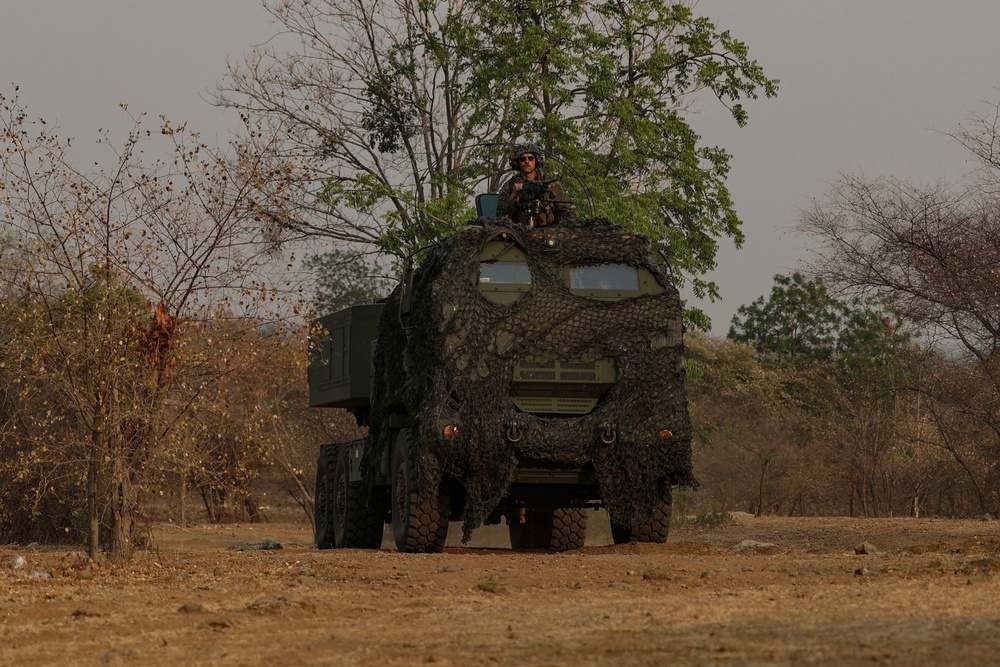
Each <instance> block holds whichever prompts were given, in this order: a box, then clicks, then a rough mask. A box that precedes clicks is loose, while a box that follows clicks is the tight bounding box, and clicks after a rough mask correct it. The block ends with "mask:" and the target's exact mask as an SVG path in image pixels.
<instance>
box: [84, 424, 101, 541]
mask: <svg viewBox="0 0 1000 667" xmlns="http://www.w3.org/2000/svg"><path fill="white" fill-rule="evenodd" d="M97 435H98V434H97V433H93V434H92V437H93V440H94V441H96V440H97ZM97 449H98V448H97V444H96V442H94V444H93V447H92V450H91V452H90V457H89V458H90V460H89V461H88V462H87V521H88V525H87V555H88V556H89V557H90V559H91V560H97V556H98V555H99V553H100V548H101V547H100V544H101V517H100V513H99V512H98V505H97V490H98V488H99V487H98V480H97V475H98V466H97Z"/></svg>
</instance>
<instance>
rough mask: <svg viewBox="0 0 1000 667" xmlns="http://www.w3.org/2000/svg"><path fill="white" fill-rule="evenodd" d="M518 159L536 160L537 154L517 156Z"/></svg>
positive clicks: (524, 160) (525, 160) (519, 160)
mask: <svg viewBox="0 0 1000 667" xmlns="http://www.w3.org/2000/svg"><path fill="white" fill-rule="evenodd" d="M517 161H518V162H534V161H535V156H534V155H522V156H521V157H519V158H517Z"/></svg>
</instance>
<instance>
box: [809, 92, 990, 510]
mask: <svg viewBox="0 0 1000 667" xmlns="http://www.w3.org/2000/svg"><path fill="white" fill-rule="evenodd" d="M998 117H1000V107H996V108H994V111H993V113H992V114H990V115H988V116H983V117H974V118H973V120H972V123H971V124H970V125H968V126H966V127H964V128H961V129H960V130H959V131H957V132H956V133H954V134H953V137H954V138H955V139H956V140H957V141H958V142H959V143H960V144H962V145H963V146H965V147H966V148H968V149H969V150H970V152H971V154H972V155H973V156H974V157H975V158H976V159H977V160H978V161H979V164H980V170H979V171H978V172H977V173H976V174H975V175H974V176H973V177H972V178H970V180H969V181H968V182H967V183H966V184H965V185H964V186H961V187H959V186H954V187H949V186H946V185H943V184H938V185H934V186H916V185H912V184H910V183H906V182H901V181H898V180H895V179H891V178H878V179H868V178H864V177H854V176H847V177H844V178H843V179H842V180H841V182H840V183H839V184H838V185H837V187H835V188H834V190H833V191H832V192H831V193H830V195H829V196H828V197H827V198H825V199H824V200H822V201H819V202H817V203H816V204H815V206H814V207H813V209H812V210H810V211H809V212H807V213H806V214H805V215H804V216H803V218H802V221H801V228H802V229H803V230H804V231H805V232H806V233H808V234H810V235H812V236H813V237H815V238H816V239H817V240H818V241H819V242H820V243H821V244H822V245H821V248H820V250H819V253H818V260H817V262H816V269H817V270H818V271H819V273H820V274H821V275H822V276H823V277H824V278H826V279H827V280H828V281H829V282H831V283H833V284H835V285H838V286H839V287H841V288H844V289H848V290H854V291H860V292H863V293H866V294H876V295H879V296H881V297H885V298H886V299H889V300H891V302H892V303H893V305H894V306H895V307H896V308H898V309H899V311H900V312H901V313H902V314H903V315H904V316H905V317H906V318H907V319H908V320H909V321H910V322H912V323H914V324H915V325H916V326H917V327H918V328H919V329H921V330H923V331H924V332H925V335H924V337H923V340H922V342H923V344H925V345H926V346H927V347H928V348H930V349H932V350H937V351H938V354H939V355H941V356H942V357H945V358H950V359H952V360H954V361H955V362H957V363H958V364H959V365H960V366H964V367H965V373H967V374H968V377H967V378H966V380H965V381H964V382H962V383H960V384H959V385H953V386H951V388H952V391H945V390H944V386H942V385H941V384H940V383H938V382H937V380H940V377H941V376H940V374H935V373H931V374H929V375H928V377H929V378H931V381H928V382H922V383H920V384H919V386H916V387H914V388H916V389H918V390H920V391H921V392H923V394H924V395H925V397H927V399H928V402H927V403H926V404H925V406H924V407H925V408H926V409H928V410H930V411H931V414H932V415H934V416H935V419H934V423H935V424H936V425H937V426H938V434H937V435H938V438H939V442H940V443H943V445H944V446H945V447H946V448H947V449H948V450H949V451H950V452H951V453H952V454H953V455H954V456H955V460H956V461H957V462H958V463H959V464H960V465H961V466H962V467H963V468H964V469H965V470H966V471H967V473H968V476H969V479H970V481H972V482H973V483H974V484H975V485H976V486H977V487H979V486H981V484H982V480H983V479H984V478H985V475H986V471H987V469H988V468H989V467H991V466H992V465H993V464H994V463H995V461H996V458H997V457H996V452H997V451H1000V447H998V444H1000V410H998V408H997V403H996V401H995V400H993V399H992V396H993V395H994V394H995V393H996V392H997V390H998V388H1000V269H998V267H1000V198H998V197H997V195H998V193H1000V161H998V159H997V156H996V153H995V148H996V147H997V146H998V145H1000V135H998V129H1000V128H998V123H997V118H998ZM935 378H936V379H935ZM945 386H947V385H945ZM971 387H976V388H977V389H976V392H975V394H976V396H975V397H974V398H973V399H972V400H970V398H969V396H968V391H969V389H970V388H971ZM987 398H989V400H985V399H987ZM956 413H960V414H962V415H964V419H965V420H966V422H968V420H972V421H974V422H975V428H973V431H975V434H973V433H971V432H966V431H965V429H957V430H956V428H955V426H956V424H957V423H958V422H956V421H955V420H954V419H951V418H943V417H944V416H945V415H954V414H956ZM956 438H957V439H958V440H956ZM971 442H976V443H978V444H977V445H976V446H975V449H976V450H977V451H978V452H979V455H977V456H975V457H971V456H968V455H967V454H963V453H962V452H968V444H969V443H971ZM985 452H993V453H994V454H993V455H992V456H991V457H987V458H986V459H983V458H981V457H982V455H983V454H984V453H985ZM977 459H978V460H979V463H978V464H977V463H976V461H977ZM977 466H978V470H974V469H973V468H975V467H977ZM977 479H978V480H980V481H979V482H976V480H977ZM977 493H978V495H979V497H980V500H981V503H982V504H983V506H984V508H985V504H986V503H987V499H986V497H985V496H984V495H983V494H982V492H981V490H979V491H977ZM989 502H990V504H991V505H992V506H994V507H995V504H996V501H995V500H990V501H989Z"/></svg>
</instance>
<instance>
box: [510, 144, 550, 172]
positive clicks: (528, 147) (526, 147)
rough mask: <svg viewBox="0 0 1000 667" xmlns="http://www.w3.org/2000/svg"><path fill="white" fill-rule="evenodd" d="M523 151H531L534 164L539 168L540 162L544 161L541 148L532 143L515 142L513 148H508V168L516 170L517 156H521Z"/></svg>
mask: <svg viewBox="0 0 1000 667" xmlns="http://www.w3.org/2000/svg"><path fill="white" fill-rule="evenodd" d="M525 153H531V154H532V155H534V156H535V164H536V165H537V166H538V168H539V169H541V168H542V164H543V163H544V162H545V156H544V155H542V149H541V148H539V147H538V146H537V145H535V144H532V143H527V144H515V145H514V147H513V148H511V149H510V168H511V169H512V170H514V171H517V170H518V167H517V158H519V157H521V156H522V155H524V154H525Z"/></svg>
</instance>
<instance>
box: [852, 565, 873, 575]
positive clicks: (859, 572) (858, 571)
mask: <svg viewBox="0 0 1000 667" xmlns="http://www.w3.org/2000/svg"><path fill="white" fill-rule="evenodd" d="M854 574H856V575H857V576H859V577H866V576H868V575H869V574H870V571H869V570H868V568H867V567H859V568H858V569H856V570H855V571H854Z"/></svg>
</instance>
